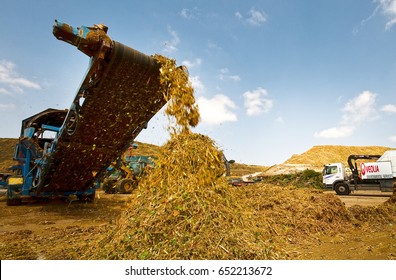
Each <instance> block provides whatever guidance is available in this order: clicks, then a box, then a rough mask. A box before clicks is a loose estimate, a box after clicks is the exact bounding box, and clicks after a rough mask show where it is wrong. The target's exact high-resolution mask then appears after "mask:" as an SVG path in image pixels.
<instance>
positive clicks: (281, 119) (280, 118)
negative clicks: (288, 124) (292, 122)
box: [275, 117, 285, 123]
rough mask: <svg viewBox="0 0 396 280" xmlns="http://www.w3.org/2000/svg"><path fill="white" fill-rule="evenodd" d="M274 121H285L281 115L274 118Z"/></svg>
mask: <svg viewBox="0 0 396 280" xmlns="http://www.w3.org/2000/svg"><path fill="white" fill-rule="evenodd" d="M275 122H277V123H285V120H284V119H283V118H282V117H277V118H276V119H275Z"/></svg>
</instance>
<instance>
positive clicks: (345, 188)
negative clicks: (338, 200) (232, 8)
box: [334, 183, 350, 195]
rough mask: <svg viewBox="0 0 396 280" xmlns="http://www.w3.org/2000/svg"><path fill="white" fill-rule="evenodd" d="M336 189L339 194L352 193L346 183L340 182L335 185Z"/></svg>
mask: <svg viewBox="0 0 396 280" xmlns="http://www.w3.org/2000/svg"><path fill="white" fill-rule="evenodd" d="M334 190H335V192H336V193H337V194H338V195H348V194H349V193H350V191H349V187H348V185H347V184H345V183H338V184H337V185H335V186H334Z"/></svg>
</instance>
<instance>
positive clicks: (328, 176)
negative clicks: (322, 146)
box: [322, 162, 347, 189]
mask: <svg viewBox="0 0 396 280" xmlns="http://www.w3.org/2000/svg"><path fill="white" fill-rule="evenodd" d="M322 175H323V187H324V188H326V189H327V188H331V189H333V188H334V185H335V184H336V183H337V182H343V181H345V180H346V179H347V175H346V171H345V165H344V164H343V163H340V162H337V163H330V164H326V165H325V166H324V168H323V172H322Z"/></svg>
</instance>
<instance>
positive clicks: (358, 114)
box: [342, 91, 377, 125]
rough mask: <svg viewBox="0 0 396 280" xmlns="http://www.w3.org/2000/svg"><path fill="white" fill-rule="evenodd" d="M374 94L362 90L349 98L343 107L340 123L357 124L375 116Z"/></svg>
mask: <svg viewBox="0 0 396 280" xmlns="http://www.w3.org/2000/svg"><path fill="white" fill-rule="evenodd" d="M376 96H377V95H376V94H375V93H372V92H370V91H364V92H362V93H361V94H359V95H358V96H357V97H355V98H353V99H351V100H350V101H348V102H347V104H346V105H345V106H344V108H343V112H344V114H343V116H342V118H343V121H342V124H348V125H351V124H353V125H358V124H361V123H362V122H364V121H366V120H370V119H374V118H376V117H377V115H376V110H375V98H376Z"/></svg>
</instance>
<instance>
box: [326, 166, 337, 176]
mask: <svg viewBox="0 0 396 280" xmlns="http://www.w3.org/2000/svg"><path fill="white" fill-rule="evenodd" d="M337 170H338V168H337V166H335V165H333V166H331V165H330V166H325V168H324V169H323V175H330V174H336V173H337V172H338V171H337Z"/></svg>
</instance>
